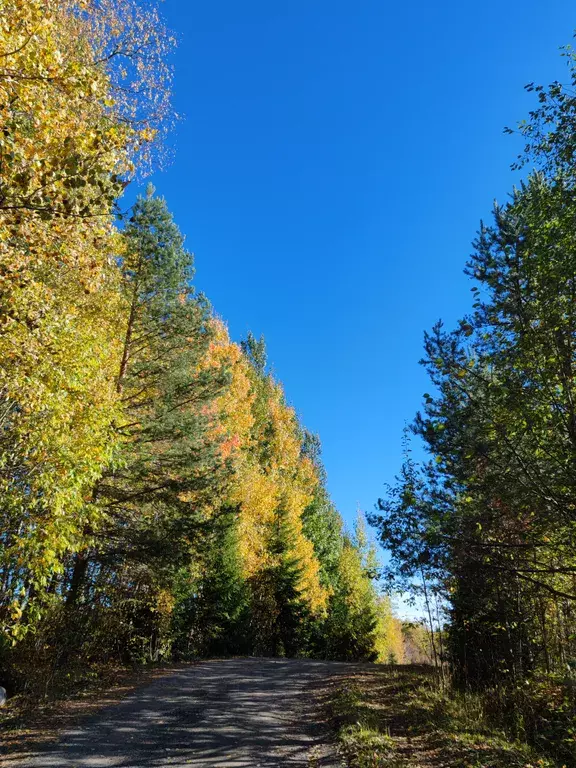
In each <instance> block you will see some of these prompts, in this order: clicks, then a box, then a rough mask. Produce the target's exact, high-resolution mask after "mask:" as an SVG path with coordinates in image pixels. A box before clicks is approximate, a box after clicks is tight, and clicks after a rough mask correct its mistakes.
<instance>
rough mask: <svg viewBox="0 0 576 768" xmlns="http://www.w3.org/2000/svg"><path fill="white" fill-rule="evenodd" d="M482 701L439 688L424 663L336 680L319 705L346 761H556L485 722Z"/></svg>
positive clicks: (503, 765) (470, 767)
mask: <svg viewBox="0 0 576 768" xmlns="http://www.w3.org/2000/svg"><path fill="white" fill-rule="evenodd" d="M486 703H487V702H486V700H485V699H483V697H481V696H478V695H473V694H462V693H457V692H454V691H443V690H442V688H441V686H440V685H439V684H438V682H437V680H436V679H435V677H434V674H433V672H432V671H431V670H430V669H428V668H426V667H410V666H393V667H384V666H383V667H370V668H367V669H366V670H362V671H359V672H357V673H355V674H353V675H347V676H343V677H341V678H339V679H338V680H336V681H335V682H334V683H333V684H332V686H331V688H330V689H329V691H328V692H327V700H326V704H327V707H328V712H329V715H330V718H331V720H332V723H333V726H334V729H335V731H336V733H337V738H338V742H339V744H340V747H341V750H342V752H343V754H344V756H345V758H346V760H347V762H348V765H349V766H350V767H351V768H400V767H401V766H402V767H403V768H409V767H410V768H412V767H413V768H449V767H452V766H454V767H455V768H456V767H457V768H558V767H559V766H561V765H563V764H562V763H557V762H555V761H554V760H553V759H552V758H550V757H548V756H545V755H543V754H537V753H536V752H535V751H534V750H533V749H532V748H531V747H529V746H528V745H527V744H525V743H522V742H520V741H517V740H514V739H512V738H510V736H509V735H507V734H506V733H504V732H503V731H499V730H498V729H496V728H494V726H492V725H490V723H489V720H488V718H487V716H486V712H485V707H486Z"/></svg>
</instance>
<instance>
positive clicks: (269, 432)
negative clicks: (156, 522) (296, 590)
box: [205, 320, 328, 613]
mask: <svg viewBox="0 0 576 768" xmlns="http://www.w3.org/2000/svg"><path fill="white" fill-rule="evenodd" d="M213 323H214V331H215V341H214V343H213V345H212V348H211V350H210V353H209V355H208V360H207V361H206V362H205V365H213V366H221V365H224V366H226V367H227V368H228V369H229V371H230V375H231V382H230V385H229V387H228V388H227V390H226V392H225V393H224V394H223V395H222V396H221V397H220V398H219V399H218V403H217V407H218V410H219V413H220V425H219V427H218V429H219V430H220V437H221V438H222V439H223V442H222V450H223V452H224V455H225V456H226V457H230V458H231V459H232V461H233V468H234V475H233V478H232V482H231V487H230V490H229V499H228V502H229V503H230V504H232V505H237V506H238V507H239V509H240V517H239V541H240V554H241V559H242V563H243V568H244V572H245V575H246V576H247V577H252V576H254V575H256V574H257V573H258V572H259V571H260V570H262V569H264V568H267V567H269V566H270V565H272V564H273V562H272V560H273V558H272V555H271V554H270V552H269V538H270V527H271V525H272V524H273V522H274V519H275V515H276V513H277V511H278V509H279V507H282V509H283V510H284V511H285V513H286V521H287V523H288V525H289V526H290V529H291V532H292V539H293V542H294V544H293V546H294V555H295V557H296V559H297V560H298V562H299V567H300V569H301V584H300V589H301V591H302V593H303V595H304V596H305V598H306V599H307V601H308V602H309V604H310V607H311V608H312V610H313V611H314V612H316V613H318V612H322V611H323V610H324V609H325V607H326V602H327V599H328V592H327V590H326V589H325V588H324V587H322V585H321V584H320V578H319V570H320V568H319V563H318V561H317V559H316V557H315V554H314V548H313V545H312V543H311V542H310V541H308V539H306V537H305V536H304V533H303V531H302V514H303V512H304V510H305V509H306V507H307V506H308V504H309V503H310V502H311V500H312V497H313V494H314V490H315V488H316V485H317V483H318V478H317V476H316V473H315V469H314V467H313V465H312V463H311V462H310V460H309V459H308V458H306V457H303V456H302V455H301V444H302V440H301V434H300V428H299V425H298V420H297V418H296V414H295V413H294V410H293V409H292V408H290V407H289V406H287V405H286V403H285V401H284V393H283V391H282V387H281V386H280V385H279V384H278V383H276V382H275V381H273V380H272V379H271V378H270V377H265V378H260V377H259V376H258V375H257V374H256V373H255V371H254V370H253V368H252V366H251V365H250V363H249V362H248V360H247V359H246V357H245V355H244V354H243V352H242V350H241V349H240V347H239V346H238V345H237V344H234V343H232V342H231V341H230V338H229V335H228V332H227V329H226V327H225V326H224V324H223V323H222V322H220V321H217V320H214V321H213Z"/></svg>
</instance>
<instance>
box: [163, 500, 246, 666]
mask: <svg viewBox="0 0 576 768" xmlns="http://www.w3.org/2000/svg"><path fill="white" fill-rule="evenodd" d="M238 546H239V541H238V517H237V512H236V511H235V510H225V511H223V512H222V513H220V514H219V516H218V518H217V519H216V520H215V522H214V524H213V526H212V527H211V528H210V530H209V533H208V535H207V537H206V538H205V539H204V540H203V542H202V547H201V557H202V560H203V565H202V572H201V575H200V577H199V578H197V579H196V580H194V578H192V579H190V578H189V574H190V571H189V570H188V569H185V573H183V574H181V575H180V580H181V581H185V582H187V583H188V584H189V585H190V586H189V587H188V589H187V590H186V592H187V594H186V592H184V591H182V592H183V593H182V592H181V594H180V595H178V598H177V604H176V607H175V611H174V621H173V627H174V632H175V635H176V638H177V639H176V642H175V650H176V652H177V653H179V654H180V655H184V656H189V655H191V654H194V655H203V656H214V655H215V656H225V655H228V654H242V653H247V652H248V651H249V650H250V648H249V638H248V636H247V635H248V612H249V597H250V594H249V589H248V584H247V582H246V580H245V578H244V575H243V573H242V564H241V561H240V554H239V549H238ZM183 577H184V578H183ZM186 577H188V578H186Z"/></svg>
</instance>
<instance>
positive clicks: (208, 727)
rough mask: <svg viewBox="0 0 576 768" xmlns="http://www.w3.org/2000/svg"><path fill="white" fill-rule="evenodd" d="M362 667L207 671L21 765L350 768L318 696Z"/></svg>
mask: <svg viewBox="0 0 576 768" xmlns="http://www.w3.org/2000/svg"><path fill="white" fill-rule="evenodd" d="M353 666H354V665H347V664H339V663H336V662H322V661H312V660H299V659H254V658H250V659H225V660H218V661H206V662H203V663H201V664H198V665H194V666H190V667H188V668H185V669H183V670H181V671H178V672H177V673H174V674H170V675H168V676H166V677H164V678H161V679H160V680H157V681H155V682H154V683H153V684H151V685H149V686H147V687H145V688H140V689H138V690H136V691H134V692H133V693H132V694H130V695H129V696H127V697H126V698H125V699H124V700H123V701H122V702H121V703H120V704H116V705H115V706H109V707H107V708H105V709H103V710H101V711H100V712H99V713H98V714H97V715H94V716H92V717H91V718H90V719H89V720H87V721H85V722H84V723H83V724H82V725H81V726H78V727H77V728H75V729H74V730H68V731H65V732H64V733H63V734H62V736H61V738H60V740H59V741H58V742H56V743H52V744H50V745H45V746H44V747H41V748H36V750H35V752H34V754H33V755H30V754H29V755H28V756H27V757H26V758H24V759H23V760H19V761H18V762H17V763H14V764H15V765H16V764H17V765H18V766H19V767H20V766H21V767H22V768H111V767H112V766H115V767H116V766H117V767H118V768H120V767H121V768H161V767H163V766H170V767H171V768H180V766H182V768H184V767H186V768H189V767H190V766H197V768H200V766H201V767H202V768H224V767H225V766H226V767H227V766H234V768H258V767H259V766H261V767H262V768H264V767H266V768H268V766H270V767H273V766H274V767H276V766H289V767H291V766H312V767H314V768H320V767H322V768H336V766H340V765H341V763H340V762H339V760H338V759H337V757H336V755H335V753H334V752H333V750H332V748H331V747H330V746H329V745H328V744H327V743H326V742H327V735H326V733H325V729H324V728H323V727H322V725H321V724H319V716H318V712H317V710H316V709H315V704H314V699H313V696H312V694H311V692H310V688H311V687H312V688H313V687H314V686H313V684H314V683H318V682H320V681H322V680H325V679H326V678H328V677H330V676H332V675H337V674H342V673H344V672H346V671H347V670H349V669H351V668H352V667H353ZM356 668H357V667H356ZM11 764H13V763H12V761H11Z"/></svg>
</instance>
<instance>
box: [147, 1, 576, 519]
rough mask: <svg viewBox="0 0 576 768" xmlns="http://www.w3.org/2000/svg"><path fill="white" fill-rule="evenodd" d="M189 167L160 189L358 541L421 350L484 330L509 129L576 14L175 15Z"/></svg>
mask: <svg viewBox="0 0 576 768" xmlns="http://www.w3.org/2000/svg"><path fill="white" fill-rule="evenodd" d="M163 13H164V15H165V17H166V19H167V22H168V24H169V25H170V26H171V27H172V29H173V30H175V32H176V33H177V36H178V39H179V48H178V51H177V53H176V55H175V57H174V64H175V68H176V73H175V82H174V87H175V97H176V99H175V101H176V108H177V110H178V111H179V112H181V113H182V114H183V115H184V120H183V121H182V122H181V123H180V124H179V126H178V128H177V130H176V135H175V147H176V156H175V160H174V162H173V164H172V165H171V166H170V167H169V168H168V169H167V170H166V171H164V172H163V173H157V174H155V176H154V178H153V182H154V184H155V186H156V188H157V190H158V192H159V193H161V194H163V195H164V196H165V197H166V198H167V200H168V203H169V205H170V207H171V209H172V211H173V212H174V214H175V217H176V220H177V222H178V223H179V225H180V227H181V229H182V230H183V231H184V232H185V233H186V235H187V244H188V247H189V248H190V249H191V250H193V251H194V252H195V253H196V267H197V278H196V283H197V285H198V287H199V288H200V289H201V290H203V291H205V292H206V294H207V295H208V296H209V298H210V299H211V301H212V302H213V304H214V307H215V309H216V311H217V312H218V313H219V314H220V315H221V316H222V317H223V318H224V319H226V320H227V321H228V323H229V327H230V330H231V333H232V336H233V338H235V339H239V338H241V337H244V336H245V335H246V333H247V331H249V330H251V331H253V332H254V333H255V334H256V335H259V334H261V333H263V334H264V336H265V337H266V341H267V344H268V352H269V359H270V361H271V362H272V365H273V369H274V371H275V373H276V375H277V376H278V378H279V379H281V380H282V382H283V383H284V385H285V388H286V392H287V396H288V399H289V400H290V402H291V403H292V404H294V405H295V407H296V409H297V410H298V412H299V414H300V415H301V418H302V419H303V421H304V423H305V424H306V425H307V426H308V428H310V429H311V430H313V431H314V432H318V433H319V434H320V436H321V439H322V444H323V452H324V461H325V464H326V467H327V471H328V478H329V489H330V491H331V494H332V496H333V498H334V500H335V501H336V503H337V505H338V507H339V509H340V511H341V512H342V514H343V516H344V517H345V519H346V520H348V521H350V520H351V519H352V518H353V516H354V514H355V509H356V504H357V502H359V504H360V506H361V507H362V508H363V509H370V508H372V506H373V504H374V502H375V500H376V499H377V497H378V496H379V495H381V494H382V492H383V484H384V483H385V482H386V481H390V480H392V479H393V477H394V475H395V473H396V472H397V471H398V468H399V466H400V462H401V446H400V443H401V433H402V429H403V426H404V424H405V423H406V422H407V421H410V420H411V418H412V417H413V415H414V413H415V411H416V410H417V408H418V407H419V405H420V402H421V396H422V393H423V392H425V391H426V389H428V388H429V387H428V385H427V383H426V378H425V376H424V373H423V371H422V370H421V369H420V367H419V365H418V360H419V358H420V356H421V348H422V334H423V330H424V329H425V328H429V327H430V326H431V325H432V324H433V323H434V322H435V320H436V319H438V318H439V317H442V318H444V319H445V320H446V321H447V322H448V323H449V324H453V323H454V322H455V320H456V319H457V318H458V317H459V316H460V315H461V314H462V313H463V312H465V311H466V310H467V309H468V308H469V304H470V296H471V294H470V290H469V288H470V285H469V284H468V283H467V281H466V280H465V278H464V277H463V275H462V268H463V265H464V261H465V260H466V258H467V256H468V254H469V252H470V241H471V240H472V238H473V236H474V233H475V231H476V228H477V225H478V222H479V219H480V218H481V217H482V216H484V217H486V216H488V215H489V212H490V209H491V205H492V201H493V200H494V198H498V199H500V200H503V199H504V197H505V196H506V194H507V191H508V190H509V189H510V188H511V185H512V184H513V182H514V178H515V174H513V173H512V172H511V171H510V170H509V165H510V162H511V161H512V160H513V159H514V156H515V153H516V150H517V148H518V145H517V143H515V140H514V139H513V138H510V137H507V136H505V135H504V134H503V132H502V129H503V126H504V125H512V124H515V123H516V122H517V121H518V120H520V119H521V118H523V117H524V116H525V114H526V112H527V110H528V109H529V108H530V105H531V104H532V103H533V101H532V99H531V98H530V96H529V95H527V94H525V93H524V92H523V86H524V84H525V83H527V82H529V81H531V80H534V81H538V82H541V81H542V82H546V83H547V82H549V81H551V80H553V79H563V77H564V74H565V65H564V63H563V60H562V59H561V58H560V57H559V54H558V47H559V46H560V45H562V44H564V43H568V42H570V41H571V38H572V30H573V27H575V26H576V9H575V8H574V4H573V3H570V2H568V1H567V0H549V2H547V3H544V2H542V0H508V2H505V3H502V2H499V1H498V0H483V2H476V3H472V2H462V0H458V1H456V0H443V1H442V0H440V2H436V3H431V2H429V0H413V2H399V3H390V2H385V0H354V2H351V1H350V0H349V1H348V2H345V1H344V0H330V2H329V1H328V0H290V2H287V1H286V0H274V2H270V0H268V1H267V2H264V0H244V2H238V0H210V2H203V3H200V2H195V1H194V0H166V1H165V3H164V4H163Z"/></svg>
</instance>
